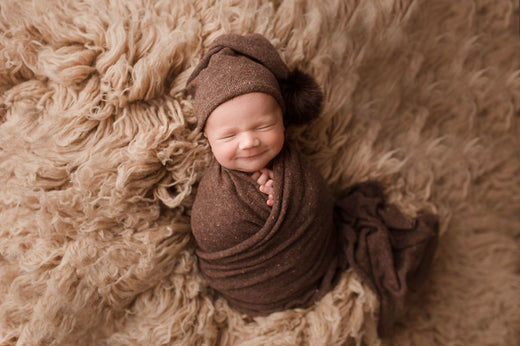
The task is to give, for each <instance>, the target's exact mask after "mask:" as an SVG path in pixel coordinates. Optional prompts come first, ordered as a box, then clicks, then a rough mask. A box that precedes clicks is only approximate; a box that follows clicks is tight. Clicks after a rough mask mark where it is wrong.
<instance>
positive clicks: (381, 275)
mask: <svg viewBox="0 0 520 346" xmlns="http://www.w3.org/2000/svg"><path fill="white" fill-rule="evenodd" d="M272 170H273V173H274V179H273V180H274V196H275V199H274V204H273V206H272V207H269V206H268V205H267V204H266V195H265V194H263V193H262V192H260V191H259V189H258V185H257V183H256V182H255V181H254V180H253V179H252V178H251V176H250V174H248V173H243V172H239V171H233V170H228V169H226V168H223V167H222V166H220V165H219V164H218V163H217V162H216V161H214V162H213V163H212V164H211V166H210V167H209V169H208V171H207V173H206V174H205V176H204V177H203V179H202V180H201V182H200V184H199V187H198V192H197V196H196V199H195V202H194V205H193V209H192V215H191V225H192V232H193V235H194V237H195V240H196V241H197V245H198V246H197V250H196V254H197V257H198V259H199V267H200V271H201V273H202V275H203V277H204V278H205V280H206V281H207V282H208V284H209V286H211V287H212V288H214V289H215V290H217V291H218V292H219V293H220V294H221V295H222V296H223V297H224V298H226V300H227V301H228V303H229V305H230V306H232V307H233V308H235V309H237V310H239V311H241V312H244V313H247V314H249V315H252V316H257V315H266V314H269V313H271V312H275V311H280V310H284V309H289V308H296V307H307V306H309V305H310V304H312V303H313V302H315V301H317V300H318V299H320V298H321V297H323V296H324V295H325V294H326V293H327V292H329V291H330V290H332V289H333V287H334V285H335V283H336V282H337V280H338V278H339V275H340V274H341V272H342V271H344V270H345V269H347V268H349V267H350V266H351V267H352V268H353V269H354V270H355V271H356V272H357V273H358V275H359V276H360V277H361V278H362V280H363V281H364V282H366V283H367V285H368V286H369V287H370V288H371V289H372V290H373V291H374V292H375V293H376V294H377V295H378V297H379V301H380V316H379V326H378V328H379V333H380V335H382V336H384V335H386V334H388V332H389V331H390V329H391V327H392V325H393V324H394V322H395V320H396V318H398V317H399V316H400V315H401V314H402V313H403V311H404V301H405V297H406V295H407V293H408V292H409V291H410V290H411V289H416V288H417V287H419V286H420V284H421V283H422V282H423V281H424V280H425V278H426V275H427V273H428V271H429V267H430V264H431V261H432V258H433V254H434V251H435V248H436V244H437V243H436V242H437V228H438V226H437V218H436V217H435V216H433V215H423V216H420V217H418V218H417V219H412V218H408V217H406V216H405V215H404V214H402V213H401V212H400V211H399V209H398V208H396V207H395V206H393V205H389V204H386V203H385V201H384V196H383V193H382V190H381V188H380V187H379V185H378V184H377V183H373V182H370V183H362V184H357V185H355V186H352V187H351V188H349V189H348V190H346V191H345V192H344V193H343V194H342V195H341V197H340V198H339V199H338V200H336V201H334V199H333V197H332V194H331V192H330V191H329V190H328V188H327V184H326V183H325V181H324V180H323V178H322V177H321V176H320V175H319V173H317V171H316V170H315V169H314V168H313V167H312V166H311V165H310V163H309V162H308V161H307V160H306V159H305V158H304V157H303V156H302V155H301V154H300V153H299V152H297V151H295V150H292V149H290V148H289V147H287V146H286V147H284V149H283V150H282V152H281V153H280V154H279V155H278V156H277V157H276V158H275V159H274V161H273V163H272Z"/></svg>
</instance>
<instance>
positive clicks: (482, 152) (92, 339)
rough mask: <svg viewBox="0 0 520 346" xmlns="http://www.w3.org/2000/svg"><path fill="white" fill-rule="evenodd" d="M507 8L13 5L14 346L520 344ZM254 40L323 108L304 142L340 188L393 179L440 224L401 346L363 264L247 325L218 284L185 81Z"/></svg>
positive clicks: (6, 136) (516, 86) (2, 251)
mask: <svg viewBox="0 0 520 346" xmlns="http://www.w3.org/2000/svg"><path fill="white" fill-rule="evenodd" d="M517 16H518V7H517V3H516V2H513V1H507V0H499V1H497V0H475V1H452V0H436V1H427V0H387V1H383V0H369V1H368V0H367V1H361V0H331V1H314V0H307V1H305V0H287V1H281V0H278V1H275V0H273V1H270V2H268V1H259V0H258V1H256V0H250V1H236V0H226V1H215V0H201V1H192V0H176V1H170V0H162V1H152V0H132V1H126V0H118V1H115V0H114V1H108V0H85V1H65V0H63V1H58V0H56V1H38V0H34V1H26V0H3V1H2V2H1V3H0V278H1V279H0V344H2V345H14V344H19V345H104V344H107V345H162V344H180V345H214V344H221V345H304V344H309V345H340V344H346V345H350V344H357V345H359V344H367V345H377V344H380V343H383V344H394V345H412V344H413V345H519V344H520V330H519V326H520V274H519V273H520V268H519V265H520V251H519V241H520V216H519V215H520V155H519V148H520V116H519V114H520V113H519V112H520V37H519V30H518V20H517ZM224 32H236V33H241V34H244V33H248V32H259V33H262V34H264V35H265V36H266V37H267V38H269V39H270V40H271V41H272V42H273V44H274V45H275V46H276V47H277V48H278V49H279V51H280V52H281V54H282V56H283V58H284V59H285V61H286V62H287V63H288V64H289V65H290V66H292V67H294V66H298V67H300V68H301V69H303V70H305V71H308V72H311V73H312V74H314V75H315V76H316V77H317V80H318V81H319V83H320V84H321V85H322V86H323V89H324V92H325V96H326V97H325V99H326V100H325V109H324V111H323V114H322V115H321V117H320V118H319V119H318V120H317V121H315V122H314V123H313V124H312V125H311V126H307V127H300V128H293V129H290V139H289V140H291V141H292V142H293V143H295V145H297V146H299V147H300V148H301V149H302V150H303V151H304V152H305V153H306V154H307V155H308V156H309V157H310V158H311V160H312V161H313V162H314V163H315V165H316V166H317V167H318V168H319V169H320V171H321V172H322V173H323V175H324V177H325V178H326V179H327V181H328V182H329V183H330V185H331V186H332V187H333V188H334V189H335V190H336V191H340V190H341V189H342V188H345V187H347V186H349V185H350V184H352V183H355V182H360V181H364V180H368V179H376V180H379V181H381V182H382V183H383V184H384V186H385V189H386V193H387V195H388V196H389V199H390V200H391V201H393V202H395V203H396V204H397V205H398V206H399V207H401V208H402V209H403V210H404V211H405V212H406V213H407V214H409V215H415V214H416V213H417V212H418V211H419V210H421V209H426V210H429V211H433V212H436V213H438V214H439V215H440V218H441V226H442V236H441V239H440V245H439V246H440V247H439V251H438V253H437V256H436V259H435V264H434V268H433V273H432V276H431V278H430V280H429V281H428V283H427V285H426V286H425V287H424V289H423V290H422V291H420V292H418V293H417V294H414V295H413V296H411V297H410V301H409V309H408V311H407V314H406V315H405V316H403V317H402V318H401V319H400V320H399V323H398V325H397V326H396V329H395V333H394V335H393V336H392V337H391V338H389V339H388V340H379V339H378V338H377V336H376V333H375V326H376V323H377V314H376V312H377V309H378V302H377V300H376V298H375V296H374V295H373V294H371V293H370V291H369V290H368V288H367V287H365V286H363V285H362V284H360V281H359V280H358V278H357V277H355V276H354V275H353V273H352V272H351V271H348V272H346V273H345V274H344V276H343V277H342V280H341V282H340V284H339V285H338V286H337V287H336V288H335V290H334V291H333V292H331V293H330V294H328V295H327V296H326V297H325V298H324V299H323V300H321V301H320V302H319V303H318V304H316V305H315V306H313V307H312V308H310V309H307V310H294V311H284V312H280V313H275V314H273V315H271V316H268V317H264V318H257V319H249V318H245V317H244V316H241V315H239V314H238V313H236V312H234V311H233V310H231V309H230V308H228V307H227V305H226V303H225V302H224V301H223V300H222V299H219V298H218V296H215V295H214V294H213V293H212V292H211V291H209V290H208V289H207V287H206V285H205V283H204V282H203V280H201V278H200V275H199V273H198V271H197V265H196V260H195V257H194V255H193V248H194V244H193V240H192V237H191V234H190V229H189V218H190V207H191V205H192V202H193V197H194V194H195V191H196V190H195V189H196V186H197V182H198V180H199V179H200V177H201V176H202V174H203V172H204V170H205V168H206V166H207V162H208V159H209V157H210V156H209V155H210V153H209V150H208V145H207V143H206V141H205V140H204V139H203V137H202V136H201V135H200V133H197V132H195V131H194V128H195V123H194V122H195V118H194V116H193V112H192V107H191V103H190V100H189V99H188V98H187V96H186V92H185V90H184V85H185V82H186V79H187V78H188V76H189V74H190V72H191V70H192V68H193V67H194V66H195V64H196V63H197V61H198V59H200V57H201V56H202V54H203V52H204V50H205V47H207V45H208V44H209V43H210V42H211V41H212V40H213V39H214V38H215V37H216V36H218V35H219V34H222V33H224Z"/></svg>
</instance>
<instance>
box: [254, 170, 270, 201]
mask: <svg viewBox="0 0 520 346" xmlns="http://www.w3.org/2000/svg"><path fill="white" fill-rule="evenodd" d="M273 177H274V174H273V171H272V170H270V169H268V168H262V169H261V170H259V171H256V172H255V173H253V174H252V175H251V178H253V180H256V182H257V183H258V185H260V191H262V192H263V193H265V194H266V195H267V205H268V206H270V207H272V206H273V203H274V180H273Z"/></svg>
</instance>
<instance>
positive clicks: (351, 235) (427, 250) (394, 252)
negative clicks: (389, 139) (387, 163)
mask: <svg viewBox="0 0 520 346" xmlns="http://www.w3.org/2000/svg"><path fill="white" fill-rule="evenodd" d="M335 222H336V226H337V227H338V230H339V232H340V233H341V236H340V239H342V241H343V242H344V244H343V246H342V248H343V250H344V251H345V252H346V253H345V255H346V258H347V260H348V263H349V265H350V266H351V267H352V268H353V269H354V270H355V271H356V272H357V273H358V275H360V277H361V278H362V279H363V281H365V282H366V283H367V284H368V285H369V287H370V288H371V289H372V290H373V291H374V292H375V293H376V294H377V295H378V297H379V301H380V316H379V325H378V333H379V335H380V336H382V337H383V336H386V335H388V334H389V333H390V331H391V329H392V327H393V325H394V322H395V320H396V319H397V318H398V317H399V316H401V315H402V314H403V312H404V303H405V298H406V296H407V295H408V292H410V290H416V289H418V288H419V287H420V286H421V285H422V284H423V283H424V281H425V279H426V277H427V274H428V272H429V269H430V266H431V263H432V260H433V256H434V253H435V249H436V247H437V237H438V221H437V217H436V216H434V215H431V214H424V215H420V216H419V217H417V218H416V219H412V218H408V217H406V216H405V215H403V214H402V213H401V212H400V211H399V210H398V209H397V207H395V206H394V205H390V204H386V203H385V201H384V197H383V193H382V190H381V188H380V186H379V185H378V184H377V183H375V182H368V183H361V184H357V185H354V186H352V187H351V188H349V189H348V190H347V191H345V192H344V194H343V195H342V196H341V197H340V198H339V199H338V200H337V201H336V205H335Z"/></svg>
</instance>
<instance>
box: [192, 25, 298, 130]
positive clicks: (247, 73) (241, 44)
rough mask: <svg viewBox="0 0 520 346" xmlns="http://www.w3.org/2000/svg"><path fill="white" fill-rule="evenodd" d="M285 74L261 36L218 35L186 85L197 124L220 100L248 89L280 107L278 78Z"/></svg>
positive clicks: (202, 121) (221, 101)
mask: <svg viewBox="0 0 520 346" xmlns="http://www.w3.org/2000/svg"><path fill="white" fill-rule="evenodd" d="M288 76H289V69H288V67H287V65H285V63H284V62H283V61H282V59H281V58H280V55H279V54H278V52H277V51H276V49H275V48H274V47H273V45H271V43H270V42H269V41H268V40H267V39H266V38H265V37H263V36H262V35H260V34H248V35H245V36H241V35H237V34H225V35H221V36H219V37H218V38H217V39H216V40H215V41H214V42H213V43H212V44H211V46H210V47H209V49H208V51H207V52H206V54H205V55H204V57H203V58H202V59H201V61H200V62H199V64H198V65H197V67H196V68H195V69H194V70H193V72H192V74H191V76H190V77H189V79H188V82H187V86H186V87H187V89H188V91H189V93H190V94H191V95H193V104H194V110H195V114H196V116H197V121H198V127H199V128H200V129H202V128H203V127H204V123H205V122H206V119H207V117H208V116H209V115H210V113H211V112H212V111H213V110H214V109H215V108H216V107H217V106H218V105H220V104H221V103H224V102H226V101H228V100H230V99H232V98H233V97H235V96H238V95H242V94H247V93H251V92H263V93H266V94H269V95H271V96H273V97H274V98H275V100H276V101H277V102H278V104H279V105H280V107H281V108H282V110H284V108H285V103H284V100H283V97H282V93H281V91H280V85H279V83H278V80H284V79H286V78H287V77H288Z"/></svg>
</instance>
